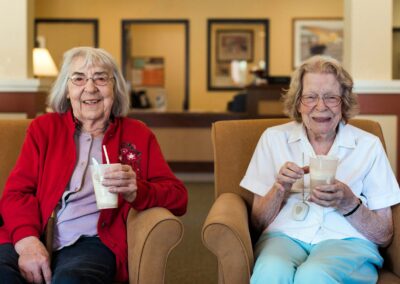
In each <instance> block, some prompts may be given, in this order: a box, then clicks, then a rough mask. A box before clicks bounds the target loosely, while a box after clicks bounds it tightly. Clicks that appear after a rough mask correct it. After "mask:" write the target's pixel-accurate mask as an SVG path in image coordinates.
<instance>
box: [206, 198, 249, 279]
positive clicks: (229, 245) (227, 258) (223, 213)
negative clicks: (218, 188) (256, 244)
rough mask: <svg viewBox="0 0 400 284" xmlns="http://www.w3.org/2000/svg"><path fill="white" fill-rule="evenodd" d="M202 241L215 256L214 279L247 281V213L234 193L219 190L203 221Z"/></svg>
mask: <svg viewBox="0 0 400 284" xmlns="http://www.w3.org/2000/svg"><path fill="white" fill-rule="evenodd" d="M202 239H203V243H204V245H205V246H206V247H207V248H208V249H209V250H210V251H211V252H212V253H214V254H215V255H216V256H217V258H218V274H219V276H218V278H219V281H218V283H229V284H231V283H232V284H233V283H238V284H239V283H240V284H243V283H248V282H249V279H250V275H251V270H252V267H253V264H254V256H253V248H252V244H251V238H250V231H249V221H248V213H247V207H246V203H245V201H244V200H243V199H242V198H241V197H240V196H239V195H237V194H234V193H224V194H221V195H220V196H219V197H218V198H217V200H216V201H215V202H214V204H213V206H212V208H211V210H210V212H209V214H208V216H207V218H206V221H205V222H204V225H203V230H202Z"/></svg>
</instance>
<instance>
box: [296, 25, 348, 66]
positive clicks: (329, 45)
mask: <svg viewBox="0 0 400 284" xmlns="http://www.w3.org/2000/svg"><path fill="white" fill-rule="evenodd" d="M317 54H321V55H327V56H331V57H333V58H335V59H337V60H339V61H342V59H343V20H342V19H341V18H326V19H324V18H296V19H293V68H297V67H298V66H299V65H300V64H301V63H302V62H303V61H304V60H306V59H308V58H310V57H311V56H313V55H317Z"/></svg>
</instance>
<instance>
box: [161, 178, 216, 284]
mask: <svg viewBox="0 0 400 284" xmlns="http://www.w3.org/2000/svg"><path fill="white" fill-rule="evenodd" d="M185 185H186V187H187V189H188V192H189V204H188V211H187V213H186V215H185V216H183V217H182V221H183V223H184V225H185V234H184V237H183V240H182V242H181V243H180V244H179V245H178V246H177V247H176V248H175V249H174V250H173V251H172V253H171V255H170V256H169V259H168V263H167V272H166V283H168V284H215V283H217V282H218V275H217V271H218V267H217V265H218V264H217V259H216V257H215V256H214V255H213V254H212V253H211V252H209V251H208V250H207V249H206V248H205V247H204V246H203V243H202V241H201V228H202V226H203V223H204V220H205V218H206V216H207V213H208V210H209V209H210V207H211V204H212V202H213V200H214V188H213V183H211V182H196V183H193V182H191V183H189V182H186V183H185Z"/></svg>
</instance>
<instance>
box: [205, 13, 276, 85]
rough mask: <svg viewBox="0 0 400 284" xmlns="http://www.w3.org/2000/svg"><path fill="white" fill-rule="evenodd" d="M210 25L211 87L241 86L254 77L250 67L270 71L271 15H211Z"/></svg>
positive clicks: (208, 57)
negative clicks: (246, 16)
mask: <svg viewBox="0 0 400 284" xmlns="http://www.w3.org/2000/svg"><path fill="white" fill-rule="evenodd" d="M207 25H208V29H207V89H208V90H211V91H232V90H240V89H243V87H244V86H246V85H248V84H250V83H251V81H252V80H253V76H252V74H251V73H250V71H252V70H259V69H261V70H262V71H263V73H265V74H268V66H269V58H268V56H269V20H268V19H209V20H208V21H207Z"/></svg>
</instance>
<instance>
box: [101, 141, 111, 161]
mask: <svg viewBox="0 0 400 284" xmlns="http://www.w3.org/2000/svg"><path fill="white" fill-rule="evenodd" d="M103 151H104V156H106V161H107V164H109V163H110V159H109V158H108V153H107V148H106V145H103Z"/></svg>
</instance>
